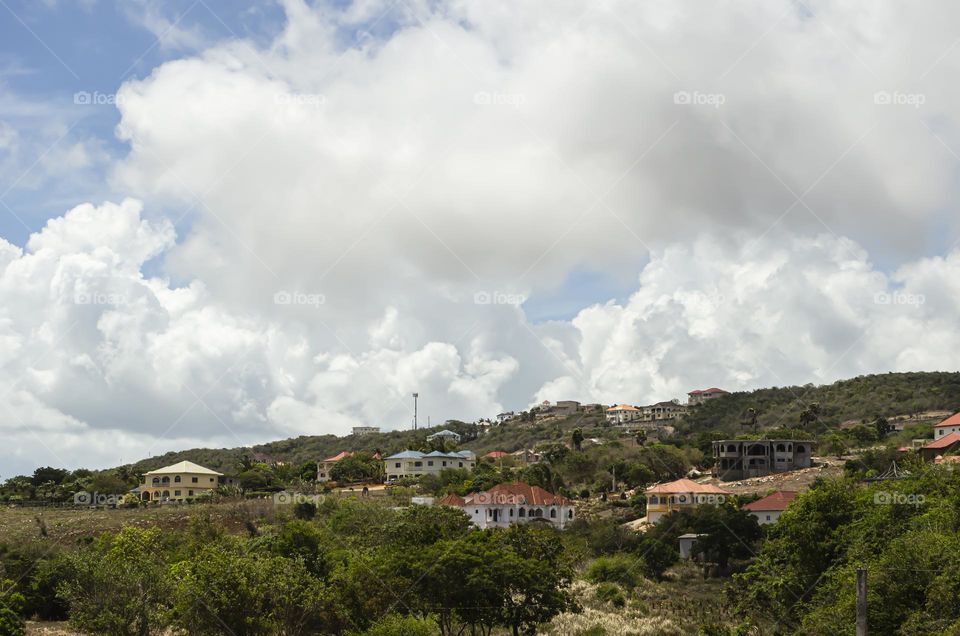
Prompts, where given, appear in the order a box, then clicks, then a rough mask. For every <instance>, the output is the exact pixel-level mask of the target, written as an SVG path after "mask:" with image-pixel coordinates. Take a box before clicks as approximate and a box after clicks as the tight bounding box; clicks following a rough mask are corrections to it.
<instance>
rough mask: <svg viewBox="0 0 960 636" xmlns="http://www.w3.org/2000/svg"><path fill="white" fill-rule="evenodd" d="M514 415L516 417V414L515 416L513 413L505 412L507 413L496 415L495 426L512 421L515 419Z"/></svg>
mask: <svg viewBox="0 0 960 636" xmlns="http://www.w3.org/2000/svg"><path fill="white" fill-rule="evenodd" d="M515 415H516V414H515V413H514V412H513V411H507V412H505V413H498V414H497V424H503V423H504V422H507V421H509V420H512V419H513V418H514V417H515Z"/></svg>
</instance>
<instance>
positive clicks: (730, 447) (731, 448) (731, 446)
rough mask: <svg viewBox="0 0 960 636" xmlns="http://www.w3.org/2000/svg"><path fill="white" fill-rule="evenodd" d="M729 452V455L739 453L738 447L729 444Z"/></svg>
mask: <svg viewBox="0 0 960 636" xmlns="http://www.w3.org/2000/svg"><path fill="white" fill-rule="evenodd" d="M727 452H728V453H736V452H737V447H736V446H735V445H733V444H727Z"/></svg>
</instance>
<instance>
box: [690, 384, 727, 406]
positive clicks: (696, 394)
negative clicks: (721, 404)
mask: <svg viewBox="0 0 960 636" xmlns="http://www.w3.org/2000/svg"><path fill="white" fill-rule="evenodd" d="M724 395H730V392H729V391H724V390H723V389H718V388H717V387H715V386H714V387H710V388H709V389H694V390H693V391H690V392H689V393H687V404H689V405H690V406H693V405H694V404H703V403H704V402H706V401H708V400H715V399H717V398H719V397H723V396H724Z"/></svg>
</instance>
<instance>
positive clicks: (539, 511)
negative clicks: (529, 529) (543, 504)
mask: <svg viewBox="0 0 960 636" xmlns="http://www.w3.org/2000/svg"><path fill="white" fill-rule="evenodd" d="M534 514H535V515H536V516H537V517H542V516H543V510H541V509H540V508H537V509H536V510H535V511H534Z"/></svg>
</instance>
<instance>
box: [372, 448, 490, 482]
mask: <svg viewBox="0 0 960 636" xmlns="http://www.w3.org/2000/svg"><path fill="white" fill-rule="evenodd" d="M476 465H477V457H476V455H474V454H473V453H472V452H471V451H468V450H464V451H455V452H451V453H442V452H440V451H433V452H432V453H421V452H420V451H414V450H406V451H403V452H402V453H397V454H395V455H391V456H390V457H387V458H386V459H384V460H383V469H384V470H383V473H384V475H386V480H387V482H388V483H389V482H391V481H397V480H398V479H407V478H410V479H417V478H419V477H423V476H424V475H439V474H440V471H442V470H446V469H449V468H455V469H461V468H462V469H465V470H468V471H472V470H473V469H474V467H476Z"/></svg>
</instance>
